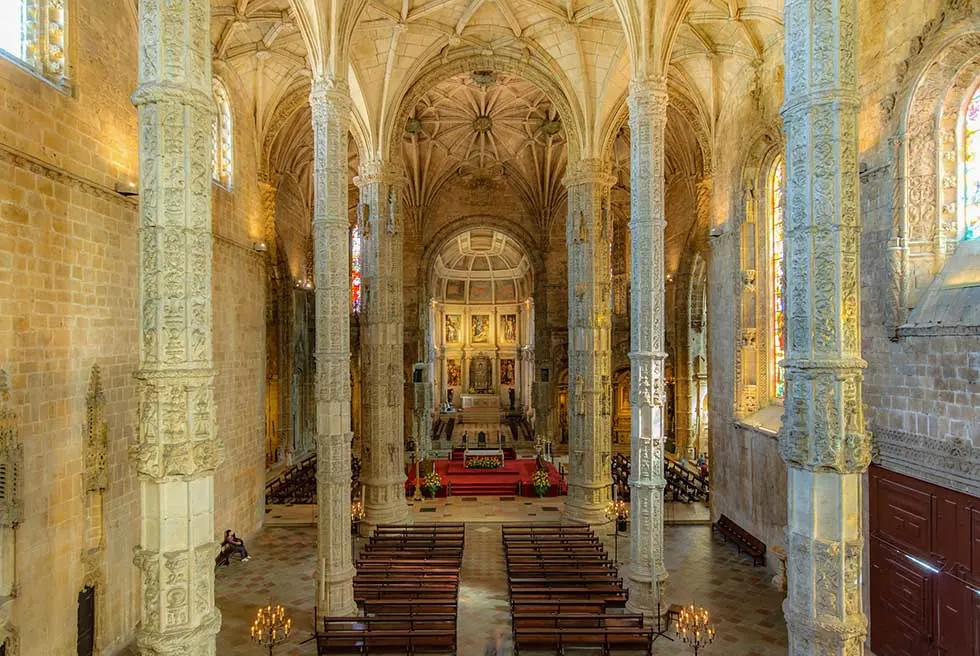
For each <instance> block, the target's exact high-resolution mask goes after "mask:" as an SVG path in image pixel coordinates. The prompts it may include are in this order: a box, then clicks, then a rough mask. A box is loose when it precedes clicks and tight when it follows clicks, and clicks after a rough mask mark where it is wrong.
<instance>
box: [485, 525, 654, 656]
mask: <svg viewBox="0 0 980 656" xmlns="http://www.w3.org/2000/svg"><path fill="white" fill-rule="evenodd" d="M503 541H504V555H505V557H506V559H507V585H508V588H509V590H510V603H511V624H512V628H513V638H514V654H519V653H520V652H521V650H522V649H525V650H533V651H536V652H537V651H553V653H556V654H564V653H565V651H566V650H567V649H572V648H588V649H598V650H600V651H601V653H603V654H611V653H615V652H621V651H630V652H636V651H643V652H645V653H646V654H647V655H648V656H650V655H651V654H652V653H653V647H652V644H653V630H652V629H650V628H647V627H645V626H644V623H643V616H642V615H633V614H628V613H623V612H608V611H609V609H621V608H624V607H625V606H626V601H627V599H628V598H629V590H628V589H627V588H626V587H625V586H624V585H623V580H622V579H621V578H619V573H618V572H617V571H616V565H615V563H613V562H611V561H610V560H609V556H608V554H607V553H606V550H605V548H604V547H603V546H602V544H601V543H600V542H599V538H598V537H596V535H595V534H594V533H593V532H592V529H591V528H590V527H588V526H564V525H561V524H513V525H512V524H505V525H504V526H503Z"/></svg>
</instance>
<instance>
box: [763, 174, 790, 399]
mask: <svg viewBox="0 0 980 656" xmlns="http://www.w3.org/2000/svg"><path fill="white" fill-rule="evenodd" d="M785 169H786V167H785V165H784V163H783V158H782V157H778V158H776V160H775V161H774V162H773V164H772V168H771V169H770V173H769V179H768V181H767V190H766V191H767V194H766V198H767V201H768V207H767V210H768V218H769V267H770V270H769V280H770V297H769V316H770V322H769V329H770V332H771V340H770V341H771V343H772V350H771V353H770V362H771V363H772V366H771V376H770V379H771V380H772V396H773V398H774V399H782V398H783V397H784V396H785V394H786V376H785V373H784V371H783V367H782V366H780V364H779V362H780V361H781V360H782V359H783V358H784V357H785V356H786V298H785V289H786V284H785V283H786V261H785V257H784V243H783V238H784V236H785V200H786V196H785V194H786V186H785V173H786V171H785Z"/></svg>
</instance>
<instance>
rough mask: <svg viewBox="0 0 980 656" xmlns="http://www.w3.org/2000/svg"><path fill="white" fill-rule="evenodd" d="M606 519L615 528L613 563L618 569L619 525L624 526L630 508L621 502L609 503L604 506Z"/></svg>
mask: <svg viewBox="0 0 980 656" xmlns="http://www.w3.org/2000/svg"><path fill="white" fill-rule="evenodd" d="M605 513H606V517H607V518H608V519H610V520H612V522H613V526H614V528H615V531H616V532H615V533H613V535H614V537H613V553H614V555H613V562H615V563H616V567H619V525H620V523H623V524H625V523H626V520H627V519H629V516H630V507H629V505H628V504H627V503H626V502H625V501H623V500H619V501H610V502H609V505H608V506H606V511H605Z"/></svg>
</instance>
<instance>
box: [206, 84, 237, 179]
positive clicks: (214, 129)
mask: <svg viewBox="0 0 980 656" xmlns="http://www.w3.org/2000/svg"><path fill="white" fill-rule="evenodd" d="M212 88H213V90H214V103H215V106H216V111H215V114H214V122H213V123H212V124H211V136H212V138H213V140H214V162H213V164H212V172H211V176H212V177H213V178H214V181H215V182H217V183H218V184H220V185H222V186H224V187H229V188H230V187H231V170H232V168H231V167H232V162H233V160H232V147H231V142H232V132H231V102H229V100H228V91H227V90H226V89H225V85H224V84H222V83H221V80H219V79H218V78H214V81H213V84H212Z"/></svg>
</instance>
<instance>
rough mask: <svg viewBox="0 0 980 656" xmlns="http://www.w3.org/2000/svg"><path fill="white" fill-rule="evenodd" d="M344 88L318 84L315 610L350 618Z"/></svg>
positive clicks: (314, 106)
mask: <svg viewBox="0 0 980 656" xmlns="http://www.w3.org/2000/svg"><path fill="white" fill-rule="evenodd" d="M350 102H351V101H350V93H349V92H348V90H347V84H346V82H342V81H337V80H333V79H327V80H319V81H316V82H314V83H313V88H312V90H311V92H310V108H311V110H312V114H313V259H314V271H315V281H316V381H315V385H316V435H315V437H314V439H315V440H316V457H317V461H316V469H317V471H316V485H317V526H318V539H317V573H316V577H317V578H316V607H317V609H318V610H317V612H318V613H320V614H321V615H351V614H353V613H354V611H355V605H354V587H353V578H354V566H353V563H352V562H351V535H350V526H351V518H350V502H351V500H350V476H351V471H350V457H351V440H352V439H353V434H352V433H351V415H350V412H351V411H350V403H351V385H350V253H349V243H350V235H349V233H348V221H347V138H348V128H349V125H350Z"/></svg>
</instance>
